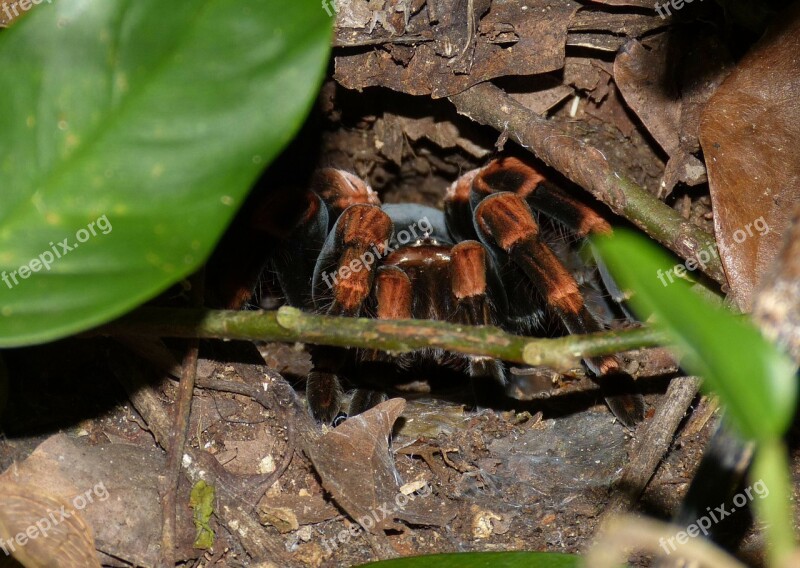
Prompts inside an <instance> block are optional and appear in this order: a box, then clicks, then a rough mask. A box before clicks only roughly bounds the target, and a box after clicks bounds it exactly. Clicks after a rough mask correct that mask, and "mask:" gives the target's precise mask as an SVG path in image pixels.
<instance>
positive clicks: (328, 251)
mask: <svg viewBox="0 0 800 568" xmlns="http://www.w3.org/2000/svg"><path fill="white" fill-rule="evenodd" d="M535 212H538V213H542V214H544V215H546V216H548V217H549V218H551V219H553V220H554V221H555V222H556V223H558V224H561V225H563V226H564V227H566V228H568V229H570V230H571V231H572V232H574V233H575V235H577V236H578V237H585V236H587V235H589V234H604V233H610V232H611V227H610V225H609V224H608V223H607V222H606V221H605V220H604V219H603V218H602V217H601V216H600V215H599V214H598V213H597V212H595V211H594V210H593V209H591V208H590V207H589V206H587V205H586V204H584V203H582V202H580V201H578V200H576V199H574V198H573V197H571V196H570V195H569V194H567V193H566V192H564V191H563V190H561V189H559V188H558V187H557V186H555V185H553V184H551V183H549V182H547V181H546V180H545V178H544V177H543V176H542V175H541V174H539V172H538V171H537V170H536V169H534V168H533V167H531V166H530V165H528V164H527V163H525V162H523V161H521V160H519V159H517V158H513V157H504V158H498V159H495V160H493V161H491V162H490V163H489V164H488V165H486V166H485V167H483V168H480V169H476V170H473V171H470V172H468V173H466V174H464V175H462V176H461V177H460V178H459V179H458V180H457V181H455V182H454V183H453V184H452V185H451V187H450V188H449V190H448V192H447V195H446V198H445V207H444V212H442V211H439V210H437V209H434V208H432V207H427V206H421V205H416V204H399V205H381V203H380V201H379V199H378V196H377V194H376V193H375V192H374V191H373V190H372V189H371V188H370V187H369V185H368V184H367V183H366V182H365V181H363V180H362V179H360V178H359V177H357V176H355V175H353V174H351V173H349V172H346V171H343V170H338V169H333V168H326V169H322V170H319V171H317V172H316V173H315V174H314V175H313V176H312V182H311V188H310V189H308V190H306V191H302V192H294V193H293V194H291V195H289V196H287V195H285V194H282V195H279V196H278V197H277V198H275V199H273V200H272V201H271V202H269V203H268V204H267V205H265V206H262V208H261V209H260V211H258V212H257V213H256V214H255V215H254V219H256V221H255V222H256V224H257V225H259V226H258V227H257V228H258V229H259V230H261V231H262V232H264V233H269V234H271V235H273V236H278V237H279V238H280V246H279V247H277V248H276V251H277V253H276V254H275V255H274V256H273V257H272V258H271V260H270V268H271V269H272V270H273V271H274V273H275V275H276V277H277V281H278V283H279V284H280V287H281V289H282V291H283V294H284V296H285V298H286V300H287V302H288V303H289V304H290V305H292V306H295V307H299V308H301V309H304V310H309V311H314V312H317V313H324V314H328V315H336V316H344V317H358V316H365V317H373V318H379V319H408V318H417V319H434V320H444V321H449V322H456V323H462V324H469V325H495V326H499V327H501V328H503V329H506V330H508V331H511V332H515V333H519V334H524V335H538V336H541V335H544V334H551V335H552V332H553V327H554V326H555V327H556V328H558V332H560V333H561V334H563V333H570V334H579V333H589V332H594V331H599V330H601V329H603V326H602V325H601V323H600V322H599V321H598V319H597V318H596V317H595V316H594V315H593V314H592V313H590V311H589V309H587V306H586V304H585V302H584V297H583V295H582V294H581V291H580V290H579V286H578V283H577V282H576V279H575V278H574V277H573V275H572V274H571V273H570V271H569V270H567V268H566V267H565V266H564V264H563V263H562V262H561V261H560V260H559V258H558V256H557V255H556V254H555V253H554V251H553V250H552V248H551V247H550V246H548V244H547V243H546V239H545V235H543V234H542V231H540V225H539V223H538V222H537V217H538V214H537V213H535ZM601 274H602V271H601ZM353 353H354V350H350V351H349V352H348V350H345V349H341V348H333V347H323V346H312V347H311V356H312V365H313V368H312V371H311V372H310V373H309V375H308V377H307V384H306V395H307V399H308V402H309V407H310V410H311V413H312V414H313V415H314V417H315V418H316V419H318V420H319V421H322V422H328V423H331V422H333V421H335V420H336V419H337V417H340V416H341V414H340V413H341V410H342V408H343V401H344V390H343V388H342V383H341V379H342V377H341V371H342V369H343V368H344V366H345V363H346V361H347V358H348V357H349V356H352V355H353ZM355 353H356V358H357V359H358V361H359V363H363V364H370V363H387V362H388V363H390V364H394V365H395V366H397V367H400V368H405V367H408V366H410V365H411V364H413V363H414V362H415V361H420V360H424V361H429V362H430V361H433V362H434V363H436V364H439V365H443V366H445V367H448V368H450V369H455V370H459V371H465V372H466V373H467V374H468V375H469V376H470V377H472V378H480V377H491V378H492V379H494V380H496V381H498V382H500V383H503V382H504V381H505V376H506V370H505V367H504V364H503V363H502V362H500V361H497V360H494V359H491V358H486V357H476V356H467V355H460V354H454V353H447V352H444V351H442V350H438V349H426V350H421V351H418V352H415V353H411V354H406V355H401V356H398V357H389V356H388V355H385V354H382V353H380V352H375V351H369V350H357V351H356V352H355ZM584 364H585V365H586V366H587V368H588V369H589V371H590V373H591V375H592V376H593V377H595V378H596V379H598V382H599V384H600V386H601V388H602V389H603V392H604V395H605V398H606V402H607V404H608V405H609V407H610V409H611V410H612V412H614V414H615V415H616V416H617V417H618V418H619V419H620V421H621V422H623V423H624V424H625V425H628V426H631V425H633V424H635V423H636V422H638V421H639V420H640V419H641V418H642V414H643V402H642V399H641V396H640V395H638V394H634V393H633V392H631V391H630V390H629V386H630V384H631V381H630V380H628V381H627V382H626V381H621V380H619V379H620V377H614V378H613V380H612V381H603V380H602V378H603V377H605V376H607V375H610V374H619V373H620V363H619V361H618V359H617V358H616V357H613V356H607V357H596V358H589V359H586V360H584ZM351 378H352V377H351ZM628 379H629V377H628ZM612 383H613V385H614V386H615V389H616V390H614V391H613V392H612V390H611V385H612ZM621 384H622V385H625V386H624V387H622V388H621V389H620V387H619V385H621ZM383 396H384V395H383V393H382V392H380V391H378V390H372V389H368V388H363V385H362V386H361V388H357V389H356V390H355V393H354V396H353V398H352V400H351V403H350V414H357V413H359V412H362V411H364V410H366V409H367V408H369V407H371V406H374V405H375V404H377V403H378V402H379V401H380V400H382V397H383Z"/></svg>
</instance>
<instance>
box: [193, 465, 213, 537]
mask: <svg viewBox="0 0 800 568" xmlns="http://www.w3.org/2000/svg"><path fill="white" fill-rule="evenodd" d="M215 495H216V491H215V489H214V486H213V485H208V484H206V482H205V481H203V480H200V481H198V482H197V483H195V484H194V487H192V493H191V494H190V495H189V506H190V507H191V508H192V509H193V510H194V526H195V527H196V528H197V538H196V539H195V541H194V547H195V548H201V549H203V550H206V549H209V548H211V547H212V546H213V545H214V531H213V530H211V527H210V526H209V524H208V521H209V520H210V519H211V515H212V514H213V513H214V497H215Z"/></svg>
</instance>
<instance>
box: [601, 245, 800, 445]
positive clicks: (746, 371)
mask: <svg viewBox="0 0 800 568" xmlns="http://www.w3.org/2000/svg"><path fill="white" fill-rule="evenodd" d="M597 246H598V247H599V248H600V251H601V253H602V256H603V258H604V259H605V261H606V262H607V264H608V267H609V268H610V270H611V272H612V274H613V275H614V277H615V278H616V279H617V280H618V281H619V283H620V284H621V285H622V286H623V287H624V288H626V289H628V290H631V291H633V293H634V295H633V297H632V298H631V304H632V305H633V307H634V309H635V310H636V311H637V313H640V314H641V313H648V312H652V313H653V314H654V316H655V319H656V324H657V325H659V326H661V327H663V329H664V330H665V331H666V332H667V333H668V334H669V335H670V336H671V337H672V338H673V339H674V341H675V344H676V346H677V348H678V350H679V352H680V353H681V354H682V355H683V356H684V357H683V361H682V364H683V366H684V367H686V368H687V370H689V371H690V372H692V373H695V374H697V375H700V376H701V377H703V378H704V386H705V387H706V388H708V389H710V390H711V391H713V392H715V393H717V394H718V395H719V397H720V399H721V400H722V402H723V403H724V404H725V406H726V407H727V409H728V411H729V413H730V418H731V420H732V421H733V423H734V424H735V425H736V427H737V428H738V429H739V430H740V432H741V434H742V435H744V436H746V437H748V438H752V439H755V440H766V439H770V438H775V437H777V436H780V435H781V434H782V433H783V432H785V430H786V428H787V427H788V426H789V422H790V421H791V418H792V416H793V414H794V409H795V405H796V401H797V380H796V377H795V366H794V364H793V363H792V361H791V360H790V359H789V357H788V356H786V355H785V354H783V353H782V352H780V351H779V350H778V349H777V348H776V347H775V346H774V345H772V344H771V343H770V342H769V341H767V340H766V339H765V338H764V337H763V336H762V335H761V333H760V332H759V331H758V330H757V329H756V328H755V327H754V326H753V325H751V324H750V322H748V321H746V320H745V319H744V318H743V317H741V316H736V315H734V314H732V313H730V312H728V311H726V310H723V309H719V308H715V307H713V306H711V305H710V304H709V303H707V302H706V301H704V300H703V299H701V298H700V297H699V296H697V295H696V294H695V293H694V292H692V291H691V290H690V289H689V285H688V283H687V282H686V281H684V280H682V279H679V278H678V279H675V280H674V282H670V281H669V279H668V278H665V277H664V274H665V273H666V271H667V270H670V269H671V268H672V266H671V264H672V262H671V261H670V258H669V257H668V256H667V255H666V254H665V253H664V252H663V251H661V250H660V249H658V248H657V247H655V246H654V245H652V244H651V243H649V242H648V241H647V240H646V239H644V238H643V237H641V236H638V235H634V234H632V233H630V232H625V231H618V232H617V234H616V235H615V236H614V237H612V238H610V239H598V240H597Z"/></svg>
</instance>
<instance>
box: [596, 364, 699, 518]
mask: <svg viewBox="0 0 800 568" xmlns="http://www.w3.org/2000/svg"><path fill="white" fill-rule="evenodd" d="M699 387H700V379H699V378H698V377H678V378H675V379H673V380H672V381H671V382H670V384H669V388H668V389H667V394H666V396H664V397H662V399H661V401H660V402H659V405H658V409H657V410H656V413H655V415H654V416H653V419H652V420H650V421H649V422H648V423H647V430H646V431H645V433H644V435H643V436H642V437H641V438H640V439H639V440H638V443H637V444H636V447H635V448H634V450H633V453H632V455H631V458H630V460H629V461H628V464H627V465H626V466H625V470H624V471H623V472H622V477H621V478H620V480H619V481H618V482H617V483H616V489H617V490H616V491H615V492H614V495H613V496H612V497H611V500H610V501H609V503H608V505H607V506H606V509H605V511H603V516H602V517H601V522H602V521H604V520H606V519H607V518H608V517H610V516H612V515H616V514H619V513H622V512H624V510H625V509H627V508H628V507H630V505H631V503H633V502H634V501H635V500H636V499H638V497H639V495H641V494H642V492H643V491H644V489H645V487H647V484H648V483H649V482H650V479H651V478H652V477H653V473H654V472H655V470H656V468H657V467H658V464H659V463H661V460H662V459H663V457H664V455H665V454H666V453H667V450H668V449H669V446H670V444H671V443H672V439H673V437H674V436H675V431H676V430H677V429H678V426H679V425H680V423H681V420H683V417H684V416H685V415H686V411H687V410H688V409H689V406H690V405H691V403H692V400H694V397H695V395H696V394H697V390H698V388H699Z"/></svg>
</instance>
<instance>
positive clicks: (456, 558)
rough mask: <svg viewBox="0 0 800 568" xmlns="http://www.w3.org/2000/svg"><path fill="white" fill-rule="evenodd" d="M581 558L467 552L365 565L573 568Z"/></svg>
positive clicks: (385, 567)
mask: <svg viewBox="0 0 800 568" xmlns="http://www.w3.org/2000/svg"><path fill="white" fill-rule="evenodd" d="M579 561H580V557H579V556H575V555H572V554H558V553H555V552H466V553H461V554H431V555H428V556H412V557H409V558H395V559H393V560H384V561H382V562H373V563H371V564H364V565H363V566H368V567H369V568H372V567H373V566H374V567H375V568H430V567H432V566H434V567H436V568H575V567H576V566H579Z"/></svg>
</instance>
